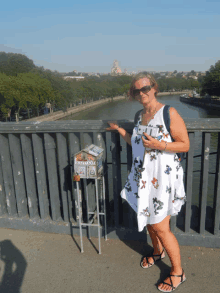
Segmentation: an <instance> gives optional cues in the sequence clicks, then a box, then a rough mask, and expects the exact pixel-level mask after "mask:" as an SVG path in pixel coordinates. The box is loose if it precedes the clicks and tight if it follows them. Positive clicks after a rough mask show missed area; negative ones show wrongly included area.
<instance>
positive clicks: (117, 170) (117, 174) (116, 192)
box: [111, 132, 122, 228]
mask: <svg viewBox="0 0 220 293" xmlns="http://www.w3.org/2000/svg"><path fill="white" fill-rule="evenodd" d="M111 140H112V146H111V150H112V179H113V198H114V216H115V219H114V222H115V227H116V228H118V227H119V224H120V220H121V217H119V213H120V211H121V210H122V209H121V206H122V203H121V202H122V201H121V197H120V191H121V154H120V136H119V134H118V133H114V132H112V133H111Z"/></svg>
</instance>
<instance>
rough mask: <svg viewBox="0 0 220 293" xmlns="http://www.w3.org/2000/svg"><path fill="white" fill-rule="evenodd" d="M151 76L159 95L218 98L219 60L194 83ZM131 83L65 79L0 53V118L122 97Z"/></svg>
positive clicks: (118, 79)
mask: <svg viewBox="0 0 220 293" xmlns="http://www.w3.org/2000/svg"><path fill="white" fill-rule="evenodd" d="M67 75H68V74H67ZM154 76H155V78H156V80H157V82H158V85H159V89H160V91H161V92H163V91H172V90H173V89H175V90H179V91H181V90H185V89H198V91H199V90H200V91H201V93H202V94H205V93H208V94H210V95H215V96H219V95H220V91H219V89H220V61H218V62H217V63H216V64H215V66H211V68H210V70H209V71H207V72H206V76H205V77H203V78H202V77H200V78H199V79H198V80H194V79H184V78H181V77H180V76H178V75H177V76H176V77H172V78H165V77H160V76H158V73H156V74H155V75H154ZM131 81H132V76H128V75H120V76H111V75H100V76H99V77H96V76H88V75H87V76H86V77H85V79H84V80H83V81H77V80H65V79H64V78H63V74H61V73H59V72H57V71H51V70H48V69H44V68H43V67H39V66H36V65H35V64H34V62H33V61H32V60H31V59H29V58H28V57H27V56H25V55H23V54H14V53H5V52H0V115H1V116H3V117H5V118H6V117H8V116H9V115H13V113H14V112H17V113H18V115H19V112H20V110H21V109H32V111H33V114H34V115H39V114H40V112H41V110H42V108H43V107H44V106H45V103H50V104H51V105H52V107H53V108H55V109H62V110H64V111H65V109H66V108H67V107H69V106H71V105H73V104H75V105H76V104H77V103H79V102H80V103H85V102H88V101H91V100H93V101H94V100H98V99H100V98H108V97H114V96H117V95H123V94H126V93H127V92H128V89H129V87H130V84H131Z"/></svg>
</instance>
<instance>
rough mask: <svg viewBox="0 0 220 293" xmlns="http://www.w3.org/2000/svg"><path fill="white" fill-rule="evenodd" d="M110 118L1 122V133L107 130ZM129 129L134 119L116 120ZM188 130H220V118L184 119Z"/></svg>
mask: <svg viewBox="0 0 220 293" xmlns="http://www.w3.org/2000/svg"><path fill="white" fill-rule="evenodd" d="M108 121H111V120H110V119H109V120H65V121H50V122H38V121H35V122H1V123H0V133H39V132H105V131H106V128H107V127H109V124H108V123H107V122H108ZM115 121H117V123H118V124H119V125H120V126H121V127H123V128H125V129H126V130H127V131H130V132H131V131H132V129H133V127H134V121H133V120H115ZM184 121H185V124H186V127H187V130H188V132H194V131H202V132H220V118H197V119H194V118H187V119H184Z"/></svg>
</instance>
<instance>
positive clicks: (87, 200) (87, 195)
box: [86, 179, 91, 239]
mask: <svg viewBox="0 0 220 293" xmlns="http://www.w3.org/2000/svg"><path fill="white" fill-rule="evenodd" d="M86 183H87V179H86ZM86 209H87V223H89V194H88V186H87V184H86ZM87 229H88V238H89V239H90V238H91V237H90V226H87Z"/></svg>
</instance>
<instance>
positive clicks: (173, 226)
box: [170, 216, 176, 232]
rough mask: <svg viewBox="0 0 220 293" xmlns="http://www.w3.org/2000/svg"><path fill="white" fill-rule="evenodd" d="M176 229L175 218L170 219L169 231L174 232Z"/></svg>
mask: <svg viewBox="0 0 220 293" xmlns="http://www.w3.org/2000/svg"><path fill="white" fill-rule="evenodd" d="M175 229H176V216H173V217H170V230H171V231H172V232H175Z"/></svg>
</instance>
